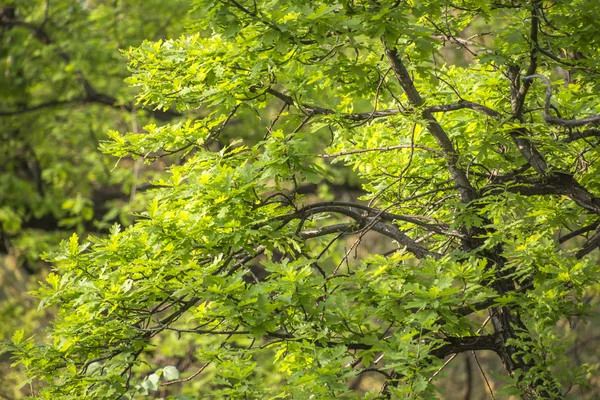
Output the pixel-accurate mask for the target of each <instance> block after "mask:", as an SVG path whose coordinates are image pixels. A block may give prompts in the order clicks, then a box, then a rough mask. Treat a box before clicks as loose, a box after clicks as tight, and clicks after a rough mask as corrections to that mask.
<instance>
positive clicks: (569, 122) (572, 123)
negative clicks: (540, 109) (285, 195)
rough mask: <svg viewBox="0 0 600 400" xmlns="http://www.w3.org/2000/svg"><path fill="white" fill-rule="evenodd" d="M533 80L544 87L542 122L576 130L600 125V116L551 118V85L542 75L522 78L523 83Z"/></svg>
mask: <svg viewBox="0 0 600 400" xmlns="http://www.w3.org/2000/svg"><path fill="white" fill-rule="evenodd" d="M534 78H538V79H541V80H542V82H544V84H545V85H546V101H545V104H544V115H543V116H542V118H544V121H546V122H547V123H549V124H552V125H560V126H564V127H567V128H576V127H579V126H585V125H593V124H599V123H600V115H593V116H591V117H586V118H581V119H563V118H557V117H553V116H552V115H550V100H551V99H552V84H551V83H550V80H549V79H548V78H546V77H545V76H542V75H538V74H534V75H528V76H524V77H523V81H525V82H531V81H532V80H533V79H534ZM591 136H595V134H594V135H591Z"/></svg>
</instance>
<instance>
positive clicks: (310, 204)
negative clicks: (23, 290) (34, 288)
mask: <svg viewBox="0 0 600 400" xmlns="http://www.w3.org/2000/svg"><path fill="white" fill-rule="evenodd" d="M194 10H195V12H196V13H198V15H199V17H198V18H197V19H195V20H194V22H193V24H192V30H193V31H194V32H195V33H194V32H192V33H190V34H189V35H187V36H184V37H181V38H179V39H174V40H166V41H158V42H146V43H144V44H142V45H141V46H140V47H133V48H130V49H129V50H128V51H127V55H128V57H129V60H130V70H131V73H132V76H131V77H130V78H128V82H129V83H130V84H131V85H132V86H134V87H137V88H138V89H139V91H140V92H139V96H138V101H139V103H140V104H141V105H143V106H146V107H155V108H156V109H157V110H168V109H171V108H172V107H175V108H176V109H177V110H178V111H180V112H184V111H186V110H194V109H198V108H202V109H204V110H209V111H208V114H207V115H206V116H205V117H204V118H202V119H195V120H189V121H187V122H180V123H173V124H168V125H165V126H160V127H158V126H156V125H148V126H146V127H145V128H144V131H143V132H131V133H124V134H122V133H118V132H116V131H112V132H111V133H110V137H111V139H112V140H111V141H106V142H103V143H102V144H101V147H102V149H103V151H105V152H106V153H109V154H112V155H114V156H117V157H127V156H130V155H133V156H134V157H144V158H145V159H146V160H149V161H152V160H155V159H157V158H158V157H160V156H162V155H165V154H180V155H181V162H180V163H179V164H178V165H172V166H170V167H169V170H168V172H169V175H168V177H167V178H160V179H157V180H155V181H153V182H152V185H153V187H154V189H153V193H154V199H153V201H152V202H151V204H150V205H149V207H148V208H147V210H146V211H145V212H143V213H141V214H139V215H137V220H136V222H135V224H133V225H132V226H130V227H128V228H126V229H122V228H120V227H119V226H118V225H114V226H113V228H112V230H111V233H110V235H109V237H108V238H101V237H94V236H90V237H88V238H86V239H84V240H83V241H82V240H81V239H80V238H79V237H77V236H76V235H73V236H72V237H71V239H70V240H69V241H67V242H65V243H64V245H63V248H62V251H60V252H57V253H54V254H52V255H49V259H51V260H52V261H53V262H54V265H55V268H56V272H55V273H53V274H51V275H50V276H49V277H48V279H47V281H46V283H44V284H43V287H42V288H41V289H40V290H39V291H38V295H39V296H40V297H41V299H42V305H43V306H51V305H55V306H57V307H59V310H60V312H59V316H58V317H57V319H56V320H55V321H54V324H53V327H52V329H51V331H50V334H51V338H52V340H53V342H52V344H51V345H36V344H35V342H34V341H33V340H32V339H25V338H24V336H23V333H22V332H18V333H17V334H15V337H14V341H13V345H12V351H13V353H14V354H16V355H17V357H18V361H19V362H20V363H22V364H23V365H24V366H25V367H27V370H28V373H29V375H30V377H31V378H32V379H39V380H43V381H45V383H44V384H43V385H42V384H40V385H39V387H37V388H36V393H37V395H38V396H40V397H42V398H65V399H66V398H73V399H75V398H82V397H84V396H85V397H89V398H134V397H136V396H139V395H144V394H148V393H151V392H152V391H154V390H159V391H160V393H161V395H162V396H168V395H170V396H171V397H170V398H179V399H183V398H235V399H240V398H248V399H264V398H289V399H304V398H305V399H317V398H320V399H337V398H365V399H374V398H436V396H437V394H436V387H437V378H438V376H439V372H440V371H441V370H442V369H443V368H444V365H445V362H446V363H447V362H449V361H451V360H452V357H454V355H456V354H460V353H465V352H476V353H478V352H481V351H490V352H493V353H494V354H495V356H496V357H497V358H498V359H499V360H500V361H501V363H502V366H503V369H502V370H500V371H497V372H496V373H497V374H500V375H501V376H502V377H503V379H504V380H505V385H504V386H503V388H502V390H501V391H499V392H498V391H496V392H495V393H493V396H495V397H496V398H502V397H503V396H504V397H507V396H510V395H515V396H519V397H521V398H525V399H532V398H564V396H566V394H567V392H568V391H569V390H570V388H571V387H572V386H573V385H585V383H586V376H587V375H586V374H587V373H588V372H589V370H588V368H589V367H590V366H588V365H585V364H581V365H577V364H574V362H573V360H570V359H569V357H568V354H567V352H565V350H564V349H565V346H567V344H568V343H566V341H565V338H566V337H567V334H568V332H567V329H565V328H564V327H565V326H566V322H568V321H570V320H572V319H573V318H581V317H583V316H585V315H586V313H588V312H589V311H590V309H591V307H592V305H591V304H589V302H588V301H586V299H585V298H584V296H586V294H588V293H589V291H590V290H591V289H593V288H594V287H596V286H595V285H597V283H598V281H599V279H600V274H599V273H600V271H599V268H598V262H597V254H596V253H597V252H596V251H595V250H596V249H597V248H598V245H599V244H600V231H598V221H599V220H600V219H599V218H600V197H598V196H600V179H599V176H600V175H599V171H598V163H597V162H596V161H597V159H598V156H599V153H598V151H599V150H598V145H597V144H598V137H599V136H600V134H599V132H600V131H599V130H598V129H596V125H597V124H598V122H600V115H599V113H600V104H599V102H598V99H597V96H596V93H597V90H598V86H599V83H600V75H599V73H600V69H599V67H598V63H599V61H600V58H599V55H598V54H599V52H598V47H599V43H598V38H600V27H599V26H598V24H597V23H596V22H595V20H594V18H595V15H597V14H598V13H599V12H600V4H599V3H598V2H597V1H595V0H580V1H577V2H575V1H572V0H555V1H552V2H550V1H545V0H530V1H525V0H516V1H482V0H455V1H448V0H421V1H419V0H408V1H400V0H398V1H374V0H355V1H348V0H328V1H323V0H321V1H303V0H289V1H282V0H261V1H249V0H248V1H246V0H220V1H212V0H195V1H194ZM457 49H458V51H459V54H460V55H461V56H460V57H458V59H457V56H456V54H457V51H456V50H457ZM250 118H254V120H255V123H258V124H261V125H262V126H263V129H262V132H261V135H260V136H259V137H255V136H253V135H248V134H247V133H246V132H245V129H246V128H245V127H246V125H245V124H244V123H235V122H236V121H240V120H244V121H246V120H248V119H250ZM225 132H227V133H228V137H239V138H241V139H239V140H225V139H224V138H223V137H222V135H223V134H224V133H225ZM340 165H343V166H345V167H346V168H351V169H352V170H353V171H354V173H355V174H357V176H358V177H359V178H360V183H361V187H362V190H363V193H362V195H361V197H360V198H359V199H350V200H343V199H339V198H337V197H336V196H335V195H334V194H333V193H332V190H331V187H332V185H331V183H332V182H334V183H335V182H336V180H339V179H340V178H339V176H340V174H341V172H340V171H343V169H341V168H340ZM314 187H318V190H314ZM582 237H583V239H581V238H582ZM572 242H573V243H574V244H571V243H572ZM184 342H185V343H187V344H188V345H191V346H192V348H191V351H190V352H188V353H189V354H191V355H190V359H189V360H188V361H187V362H186V363H180V364H179V365H169V364H168V363H166V360H165V358H164V357H163V358H162V359H161V357H155V352H156V351H157V350H156V349H157V348H163V347H165V346H170V347H171V348H172V352H173V353H176V352H177V351H180V349H179V350H178V349H177V343H184ZM188 350H189V349H188ZM191 366H194V368H193V369H192V368H191ZM487 372H489V371H487ZM180 374H181V376H180ZM365 375H369V376H376V377H377V378H374V379H373V380H372V382H375V383H373V384H372V385H371V387H370V388H367V389H366V391H359V390H355V389H356V385H355V383H356V382H357V381H358V380H360V379H361V377H362V376H365ZM171 388H174V389H171ZM490 390H492V388H491V387H490ZM441 396H442V397H444V396H446V398H449V397H447V396H450V395H449V394H445V395H444V394H442V395H441Z"/></svg>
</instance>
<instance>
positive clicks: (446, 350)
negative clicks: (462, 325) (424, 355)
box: [431, 334, 503, 359]
mask: <svg viewBox="0 0 600 400" xmlns="http://www.w3.org/2000/svg"><path fill="white" fill-rule="evenodd" d="M444 340H445V341H446V342H447V343H448V344H445V345H443V346H442V347H440V348H438V349H435V350H433V351H432V352H431V354H432V355H433V356H435V357H437V358H440V359H443V358H446V357H447V356H449V355H451V354H458V353H464V352H465V351H478V350H492V351H494V352H496V353H498V352H499V350H500V349H501V347H502V346H503V344H502V340H501V338H500V335H499V334H493V335H482V336H466V337H461V338H456V337H448V338H445V339H444Z"/></svg>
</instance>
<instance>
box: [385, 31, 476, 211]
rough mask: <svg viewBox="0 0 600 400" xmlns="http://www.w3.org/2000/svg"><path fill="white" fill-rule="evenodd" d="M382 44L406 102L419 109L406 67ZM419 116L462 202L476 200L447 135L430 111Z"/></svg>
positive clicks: (416, 93) (418, 100)
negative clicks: (424, 123) (435, 143)
mask: <svg viewBox="0 0 600 400" xmlns="http://www.w3.org/2000/svg"><path fill="white" fill-rule="evenodd" d="M382 43H383V47H384V52H385V55H386V57H387V58H388V60H389V62H390V65H391V67H392V71H393V72H394V75H396V79H397V80H398V83H400V86H401V87H402V89H403V90H404V93H405V94H406V97H408V100H409V101H410V103H411V104H412V105H413V106H414V107H420V106H421V105H423V102H424V101H423V99H422V98H421V95H419V92H418V91H417V89H416V88H415V85H414V84H413V81H412V79H411V78H410V76H409V74H408V71H407V69H406V67H405V66H404V64H403V63H402V61H401V60H400V57H399V56H398V52H397V51H396V49H395V48H391V47H390V46H389V45H388V44H387V43H386V42H385V40H384V39H382ZM421 115H422V116H423V119H425V120H426V121H427V130H428V131H429V132H430V133H431V134H432V136H433V137H434V138H435V140H436V142H437V143H438V145H439V146H440V147H441V148H442V152H443V153H444V156H445V158H446V165H447V166H448V171H449V172H450V175H451V176H452V179H453V180H454V182H455V183H456V185H457V186H458V190H459V192H460V195H461V198H462V200H463V202H465V203H467V202H470V201H472V200H474V199H476V198H477V193H476V191H475V189H474V188H473V187H472V186H471V183H470V182H469V179H468V178H467V175H466V174H465V172H464V171H463V170H462V169H460V168H459V167H458V154H457V153H456V151H455V149H454V145H453V144H452V142H451V141H450V139H449V138H448V135H447V134H446V132H445V131H444V129H443V128H442V127H441V126H440V124H439V123H438V122H437V120H436V119H435V117H434V116H433V114H432V112H431V111H429V110H427V109H425V110H423V112H422V114H421Z"/></svg>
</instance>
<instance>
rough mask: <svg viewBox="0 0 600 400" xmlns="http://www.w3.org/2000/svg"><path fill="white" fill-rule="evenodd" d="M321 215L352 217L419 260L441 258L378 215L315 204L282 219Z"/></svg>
mask: <svg viewBox="0 0 600 400" xmlns="http://www.w3.org/2000/svg"><path fill="white" fill-rule="evenodd" d="M320 213H335V214H342V215H345V216H347V217H350V218H352V219H353V220H355V221H356V222H358V223H359V224H361V225H362V226H364V227H365V228H364V229H367V228H368V229H370V230H373V231H375V232H378V233H381V234H382V235H385V236H387V237H389V238H391V239H393V240H395V241H396V242H398V244H400V245H402V246H405V247H406V250H407V251H409V252H410V253H412V254H414V255H415V257H417V258H425V257H434V258H440V257H441V254H438V253H434V252H432V251H429V250H427V249H425V248H424V247H422V246H421V245H419V244H418V243H417V242H415V241H414V240H413V239H411V238H410V237H408V235H406V234H405V233H404V232H402V231H401V230H400V229H398V228H397V227H396V226H394V225H387V224H384V223H383V222H381V221H380V219H382V218H381V217H380V216H377V215H373V216H369V215H368V214H367V215H365V214H364V213H360V212H357V211H353V210H351V209H350V208H349V207H344V206H337V205H324V204H313V205H308V206H306V207H304V208H302V209H300V210H298V211H297V212H295V213H294V214H291V215H286V216H285V217H282V219H285V220H291V219H296V218H302V219H306V218H308V217H310V216H311V215H315V214H320Z"/></svg>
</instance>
